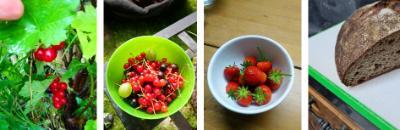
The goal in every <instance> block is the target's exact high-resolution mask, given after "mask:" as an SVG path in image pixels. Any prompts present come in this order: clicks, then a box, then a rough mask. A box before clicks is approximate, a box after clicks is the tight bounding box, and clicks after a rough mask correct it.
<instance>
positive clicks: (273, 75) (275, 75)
mask: <svg viewBox="0 0 400 130" xmlns="http://www.w3.org/2000/svg"><path fill="white" fill-rule="evenodd" d="M283 76H290V75H289V74H284V73H282V71H281V70H279V69H273V70H271V72H269V75H268V79H269V80H271V81H272V82H274V83H279V82H280V81H281V80H282V77H283Z"/></svg>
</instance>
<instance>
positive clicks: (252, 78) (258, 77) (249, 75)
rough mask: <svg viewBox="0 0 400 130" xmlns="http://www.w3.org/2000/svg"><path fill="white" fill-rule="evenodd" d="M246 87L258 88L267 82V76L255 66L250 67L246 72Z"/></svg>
mask: <svg viewBox="0 0 400 130" xmlns="http://www.w3.org/2000/svg"><path fill="white" fill-rule="evenodd" d="M244 80H245V82H246V85H250V86H258V85H260V84H263V83H264V82H265V81H266V80H267V75H266V74H265V73H264V72H262V71H261V70H260V69H258V68H257V67H255V66H249V67H247V68H246V69H245V70H244Z"/></svg>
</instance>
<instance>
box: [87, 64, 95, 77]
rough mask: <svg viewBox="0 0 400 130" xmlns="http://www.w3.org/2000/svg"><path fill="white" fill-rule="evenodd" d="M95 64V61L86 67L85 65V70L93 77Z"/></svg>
mask: <svg viewBox="0 0 400 130" xmlns="http://www.w3.org/2000/svg"><path fill="white" fill-rule="evenodd" d="M96 67H97V66H96V62H94V63H93V64H90V65H89V66H88V67H87V70H88V72H89V74H90V75H93V77H95V76H96V69H97V68H96Z"/></svg>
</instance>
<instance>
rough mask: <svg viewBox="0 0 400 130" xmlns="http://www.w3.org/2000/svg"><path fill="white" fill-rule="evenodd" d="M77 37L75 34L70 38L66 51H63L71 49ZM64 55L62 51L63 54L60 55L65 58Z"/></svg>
mask: <svg viewBox="0 0 400 130" xmlns="http://www.w3.org/2000/svg"><path fill="white" fill-rule="evenodd" d="M77 37H78V35H76V34H75V36H74V37H73V38H72V40H71V41H69V42H68V43H69V44H68V46H67V49H65V50H68V49H69V48H70V47H71V45H72V43H74V42H75V40H76V38H77ZM65 53H67V51H64V53H63V54H62V57H64V56H65Z"/></svg>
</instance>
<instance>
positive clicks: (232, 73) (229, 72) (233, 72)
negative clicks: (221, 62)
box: [224, 65, 240, 81]
mask: <svg viewBox="0 0 400 130" xmlns="http://www.w3.org/2000/svg"><path fill="white" fill-rule="evenodd" d="M224 75H225V78H226V80H228V81H236V80H237V79H238V77H239V75H240V69H239V68H238V67H237V66H236V65H233V66H228V67H225V69H224Z"/></svg>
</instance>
